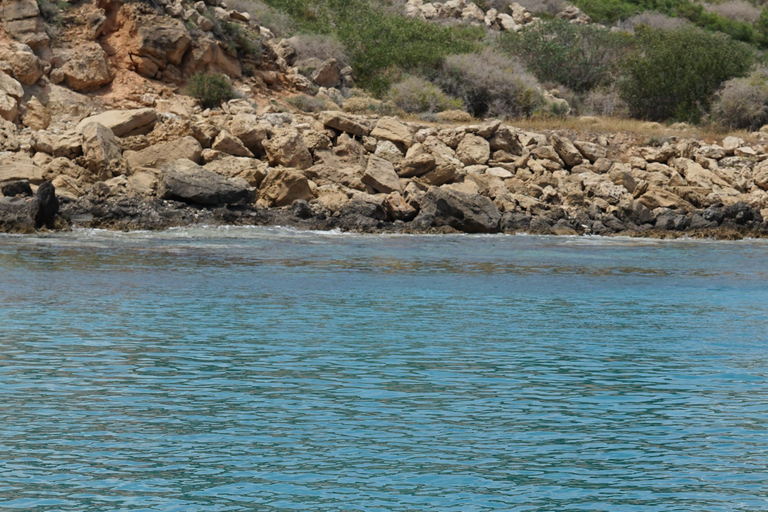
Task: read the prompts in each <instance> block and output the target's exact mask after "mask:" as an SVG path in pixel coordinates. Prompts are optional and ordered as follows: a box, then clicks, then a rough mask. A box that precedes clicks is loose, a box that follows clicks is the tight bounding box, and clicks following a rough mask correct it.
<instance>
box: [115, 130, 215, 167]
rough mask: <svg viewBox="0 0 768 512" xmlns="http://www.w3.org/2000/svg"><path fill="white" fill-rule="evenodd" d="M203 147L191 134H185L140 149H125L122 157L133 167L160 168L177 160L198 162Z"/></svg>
mask: <svg viewBox="0 0 768 512" xmlns="http://www.w3.org/2000/svg"><path fill="white" fill-rule="evenodd" d="M202 153H203V148H202V146H200V143H199V142H197V140H196V139H195V138H194V137H192V136H189V135H188V136H186V137H183V138H181V139H177V140H174V141H171V142H164V143H160V144H154V145H152V146H149V147H148V148H145V149H142V150H141V151H125V152H124V153H123V158H124V159H125V161H126V162H127V163H128V165H129V166H130V167H131V168H132V169H134V170H137V169H141V168H149V169H160V168H161V167H162V166H163V165H165V164H167V163H170V162H175V161H177V160H182V159H185V160H191V161H192V162H194V163H196V164H197V163H199V162H200V159H201V158H202Z"/></svg>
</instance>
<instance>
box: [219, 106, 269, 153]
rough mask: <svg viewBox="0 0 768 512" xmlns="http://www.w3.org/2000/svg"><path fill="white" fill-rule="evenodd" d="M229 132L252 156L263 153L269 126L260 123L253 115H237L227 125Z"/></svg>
mask: <svg viewBox="0 0 768 512" xmlns="http://www.w3.org/2000/svg"><path fill="white" fill-rule="evenodd" d="M228 128H229V132H230V133H231V134H232V135H234V136H235V137H237V138H238V139H240V141H241V142H242V143H243V144H244V145H245V147H246V148H248V149H249V150H250V151H251V153H253V154H254V155H260V154H263V153H264V141H265V140H267V129H268V128H270V126H269V125H268V124H267V123H265V122H261V121H260V120H259V118H258V117H257V116H256V115H254V114H237V115H236V116H235V117H233V118H232V120H231V121H230V122H229V124H228Z"/></svg>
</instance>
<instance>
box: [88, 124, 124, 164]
mask: <svg viewBox="0 0 768 512" xmlns="http://www.w3.org/2000/svg"><path fill="white" fill-rule="evenodd" d="M83 156H85V161H86V166H87V167H88V169H89V170H90V171H91V172H93V173H94V174H102V173H105V172H106V171H107V170H108V169H110V168H111V167H112V166H115V165H117V164H118V163H119V162H120V160H121V158H122V154H121V152H120V144H119V143H118V142H117V138H116V137H115V135H114V134H113V133H112V130H110V129H109V128H107V127H106V126H104V125H102V124H99V123H89V124H87V125H86V126H85V128H83Z"/></svg>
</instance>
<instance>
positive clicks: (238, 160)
mask: <svg viewBox="0 0 768 512" xmlns="http://www.w3.org/2000/svg"><path fill="white" fill-rule="evenodd" d="M268 167H269V164H267V163H266V162H262V161H261V160H256V159H253V158H245V157H236V156H225V157H222V158H219V159H217V160H214V161H213V162H209V163H207V164H205V168H206V169H208V170H209V171H212V172H215V173H216V174H220V175H222V176H224V177H225V178H240V179H243V180H245V181H247V182H248V184H249V185H250V186H252V187H255V188H259V186H260V185H261V183H262V182H263V181H264V178H266V177H267V170H268Z"/></svg>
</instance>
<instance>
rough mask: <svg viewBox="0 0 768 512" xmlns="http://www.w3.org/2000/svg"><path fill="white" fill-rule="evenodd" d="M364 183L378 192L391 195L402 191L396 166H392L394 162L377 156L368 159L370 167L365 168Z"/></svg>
mask: <svg viewBox="0 0 768 512" xmlns="http://www.w3.org/2000/svg"><path fill="white" fill-rule="evenodd" d="M362 181H363V183H365V184H366V185H368V186H370V187H371V188H372V189H374V190H375V191H376V192H382V193H384V194H389V193H390V192H401V191H402V189H401V187H400V178H399V177H398V176H397V173H396V172H395V166H394V165H392V162H389V161H388V160H384V159H383V158H379V157H377V156H376V155H371V156H370V157H369V158H368V166H367V167H366V168H365V174H364V175H363V179H362Z"/></svg>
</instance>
